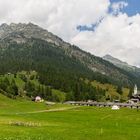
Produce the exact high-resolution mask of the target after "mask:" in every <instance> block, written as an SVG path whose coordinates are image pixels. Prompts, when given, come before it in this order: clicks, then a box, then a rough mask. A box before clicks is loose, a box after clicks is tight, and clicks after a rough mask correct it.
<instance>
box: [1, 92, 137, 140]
mask: <svg viewBox="0 0 140 140" xmlns="http://www.w3.org/2000/svg"><path fill="white" fill-rule="evenodd" d="M139 132H140V111H138V112H137V110H135V109H128V108H121V109H120V110H118V111H115V110H111V108H100V107H99V108H97V107H86V106H82V107H79V106H70V105H64V104H56V105H52V106H48V105H45V103H34V102H31V101H26V100H20V99H17V100H12V99H9V98H7V97H5V96H3V95H1V94H0V140H140V133H139Z"/></svg>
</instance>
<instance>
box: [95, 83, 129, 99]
mask: <svg viewBox="0 0 140 140" xmlns="http://www.w3.org/2000/svg"><path fill="white" fill-rule="evenodd" d="M92 85H93V86H95V87H99V88H102V89H104V90H108V91H106V96H108V95H109V96H111V97H113V98H116V99H117V98H121V99H123V100H128V94H129V89H128V88H123V89H122V91H123V94H122V95H121V96H120V94H119V93H117V91H116V90H117V87H116V86H114V85H111V84H101V83H100V82H97V81H93V82H92Z"/></svg>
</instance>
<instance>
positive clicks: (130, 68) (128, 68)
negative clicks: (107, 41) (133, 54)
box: [103, 55, 140, 76]
mask: <svg viewBox="0 0 140 140" xmlns="http://www.w3.org/2000/svg"><path fill="white" fill-rule="evenodd" d="M103 59H104V60H106V61H109V62H110V63H112V64H114V65H115V66H117V67H119V68H121V69H124V70H125V71H128V72H131V73H133V74H134V75H136V76H140V68H137V67H135V66H132V65H129V64H128V63H126V62H123V61H121V60H119V59H117V58H114V57H112V56H111V55H105V56H104V57H103Z"/></svg>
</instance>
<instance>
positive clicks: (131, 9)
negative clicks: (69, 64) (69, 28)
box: [77, 0, 140, 32]
mask: <svg viewBox="0 0 140 140" xmlns="http://www.w3.org/2000/svg"><path fill="white" fill-rule="evenodd" d="M120 1H123V2H126V3H128V6H126V7H124V8H123V9H121V12H122V13H126V14H127V15H128V16H129V17H131V16H134V15H136V14H140V0H110V2H111V4H113V3H117V2H120ZM111 12H112V9H111V7H110V9H109V13H111ZM99 23H100V22H99ZM99 23H93V24H91V25H90V26H88V25H78V26H77V30H79V31H80V32H82V31H95V28H96V27H97V26H98V24H99Z"/></svg>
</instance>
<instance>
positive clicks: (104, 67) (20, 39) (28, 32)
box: [0, 23, 133, 84]
mask: <svg viewBox="0 0 140 140" xmlns="http://www.w3.org/2000/svg"><path fill="white" fill-rule="evenodd" d="M37 39H39V40H43V41H46V42H48V43H51V46H54V47H56V48H59V49H61V50H62V51H63V52H64V55H66V56H68V57H69V58H72V59H75V60H76V61H79V62H80V63H81V64H82V65H83V66H85V67H87V68H88V69H90V70H91V71H93V72H98V73H101V75H105V76H108V77H112V78H114V80H116V81H120V80H122V79H123V81H122V83H123V82H124V83H126V84H127V83H129V84H130V83H131V84H132V82H130V81H131V78H133V75H131V73H128V72H126V71H124V70H123V69H120V68H118V67H116V66H114V65H113V64H111V63H110V62H108V61H106V60H104V59H102V58H100V57H97V56H94V55H91V54H90V53H87V52H85V51H83V50H81V49H80V48H78V47H77V46H74V45H71V44H69V43H67V42H65V41H63V40H62V39H61V38H59V37H58V36H56V35H54V34H52V33H50V32H48V31H47V30H46V29H43V28H41V27H39V26H38V25H34V24H33V23H28V24H23V23H19V24H15V23H11V24H10V25H8V24H2V25H1V26H0V46H1V48H3V46H9V44H12V43H16V45H19V46H20V45H22V46H24V45H25V44H26V45H27V46H32V44H33V40H37ZM29 40H32V41H29Z"/></svg>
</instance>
